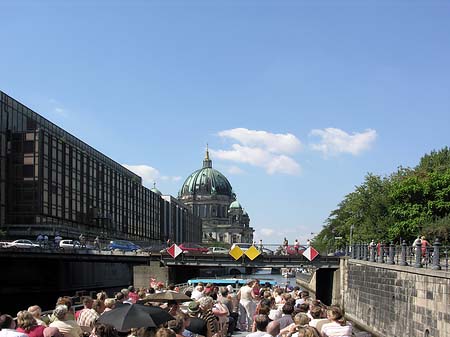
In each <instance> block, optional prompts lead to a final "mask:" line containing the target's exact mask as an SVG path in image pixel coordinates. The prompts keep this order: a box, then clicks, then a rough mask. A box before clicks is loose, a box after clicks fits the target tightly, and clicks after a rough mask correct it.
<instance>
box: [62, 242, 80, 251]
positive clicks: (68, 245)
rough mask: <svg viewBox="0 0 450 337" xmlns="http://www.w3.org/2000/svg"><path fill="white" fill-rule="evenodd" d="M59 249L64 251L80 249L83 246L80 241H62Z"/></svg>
mask: <svg viewBox="0 0 450 337" xmlns="http://www.w3.org/2000/svg"><path fill="white" fill-rule="evenodd" d="M59 248H62V249H80V248H81V244H80V242H79V241H76V240H75V241H74V240H61V241H59Z"/></svg>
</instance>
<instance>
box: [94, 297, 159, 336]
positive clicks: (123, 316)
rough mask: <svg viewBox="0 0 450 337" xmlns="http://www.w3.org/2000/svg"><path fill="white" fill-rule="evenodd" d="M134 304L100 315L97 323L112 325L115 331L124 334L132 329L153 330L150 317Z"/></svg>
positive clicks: (153, 323) (153, 325) (153, 326)
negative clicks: (148, 328)
mask: <svg viewBox="0 0 450 337" xmlns="http://www.w3.org/2000/svg"><path fill="white" fill-rule="evenodd" d="M140 307H141V306H139V305H136V304H131V305H122V306H120V307H118V308H115V309H112V310H110V311H107V312H105V313H104V314H102V315H101V316H100V317H99V318H98V320H97V322H99V323H105V324H109V325H112V326H113V327H114V328H116V330H118V331H122V332H126V331H129V330H131V329H134V328H147V327H151V328H155V327H156V324H155V322H154V321H153V319H152V318H151V317H150V315H149V314H148V313H147V312H146V311H144V310H143V309H142V308H140Z"/></svg>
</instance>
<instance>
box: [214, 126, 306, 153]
mask: <svg viewBox="0 0 450 337" xmlns="http://www.w3.org/2000/svg"><path fill="white" fill-rule="evenodd" d="M218 135H219V136H220V137H225V138H231V139H234V140H237V141H238V142H240V143H241V144H242V145H244V146H249V147H261V148H264V149H266V150H267V151H269V152H272V153H288V154H292V153H296V152H297V151H299V150H300V149H301V147H302V144H301V142H300V140H299V139H298V138H297V137H295V136H294V135H293V134H290V133H286V134H280V133H270V132H267V131H258V130H249V129H245V128H236V129H230V130H224V131H220V132H219V133H218Z"/></svg>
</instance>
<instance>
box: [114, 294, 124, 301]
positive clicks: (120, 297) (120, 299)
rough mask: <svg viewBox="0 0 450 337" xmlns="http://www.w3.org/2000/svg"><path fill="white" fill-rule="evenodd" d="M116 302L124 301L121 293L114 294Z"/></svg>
mask: <svg viewBox="0 0 450 337" xmlns="http://www.w3.org/2000/svg"><path fill="white" fill-rule="evenodd" d="M115 297H116V302H123V300H124V299H125V295H124V294H123V292H118V293H116V296H115Z"/></svg>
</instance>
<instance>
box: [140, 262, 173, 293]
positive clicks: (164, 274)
mask: <svg viewBox="0 0 450 337" xmlns="http://www.w3.org/2000/svg"><path fill="white" fill-rule="evenodd" d="M152 278H153V279H155V280H156V281H161V282H163V283H165V284H166V283H167V282H168V281H169V268H167V267H162V266H161V265H160V263H159V261H151V262H150V264H149V265H142V266H134V267H133V282H134V283H133V284H134V286H135V287H137V288H148V287H149V286H150V279H152Z"/></svg>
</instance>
